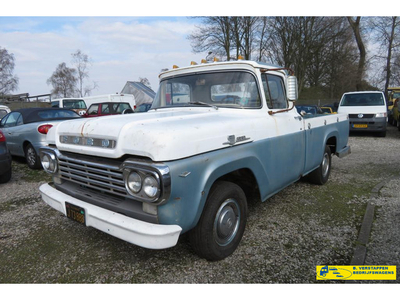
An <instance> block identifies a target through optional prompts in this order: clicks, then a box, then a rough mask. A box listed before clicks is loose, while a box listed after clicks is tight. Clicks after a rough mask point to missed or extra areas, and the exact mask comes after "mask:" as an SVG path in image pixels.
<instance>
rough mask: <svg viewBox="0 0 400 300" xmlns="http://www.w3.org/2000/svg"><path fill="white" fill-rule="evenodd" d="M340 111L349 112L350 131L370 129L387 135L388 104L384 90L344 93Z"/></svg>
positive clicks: (383, 135)
mask: <svg viewBox="0 0 400 300" xmlns="http://www.w3.org/2000/svg"><path fill="white" fill-rule="evenodd" d="M338 113H345V114H348V116H349V121H350V131H368V132H374V133H377V134H379V136H382V137H385V136H386V123H387V106H386V100H385V95H384V94H383V92H380V91H362V92H349V93H344V94H343V96H342V99H341V100H340V103H339V108H338Z"/></svg>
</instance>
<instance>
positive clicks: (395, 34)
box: [371, 17, 400, 96]
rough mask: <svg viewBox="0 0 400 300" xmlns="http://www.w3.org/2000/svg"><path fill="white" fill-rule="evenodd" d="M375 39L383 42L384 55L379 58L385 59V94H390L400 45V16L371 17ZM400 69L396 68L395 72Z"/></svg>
mask: <svg viewBox="0 0 400 300" xmlns="http://www.w3.org/2000/svg"><path fill="white" fill-rule="evenodd" d="M371 20H372V21H371V24H372V28H373V30H374V33H375V34H374V36H375V40H376V41H377V42H378V43H380V44H381V48H380V51H381V53H382V55H378V57H379V58H381V59H383V60H384V65H385V67H384V68H383V81H384V83H385V95H386V96H388V87H389V85H390V83H391V81H392V73H393V67H395V68H396V66H397V64H393V58H395V59H398V55H397V50H398V48H399V46H400V37H399V34H400V18H399V17H376V18H372V19H371ZM397 72H398V71H397V70H396V71H395V73H397Z"/></svg>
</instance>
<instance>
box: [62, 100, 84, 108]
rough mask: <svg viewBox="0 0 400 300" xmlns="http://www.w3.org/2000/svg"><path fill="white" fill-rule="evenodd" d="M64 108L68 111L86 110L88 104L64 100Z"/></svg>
mask: <svg viewBox="0 0 400 300" xmlns="http://www.w3.org/2000/svg"><path fill="white" fill-rule="evenodd" d="M63 102H64V108H68V109H86V103H85V101H83V100H82V99H71V100H64V101H63Z"/></svg>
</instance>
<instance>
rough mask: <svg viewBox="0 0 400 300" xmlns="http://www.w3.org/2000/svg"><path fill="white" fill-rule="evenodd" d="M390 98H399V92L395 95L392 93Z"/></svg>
mask: <svg viewBox="0 0 400 300" xmlns="http://www.w3.org/2000/svg"><path fill="white" fill-rule="evenodd" d="M392 98H393V99H397V98H400V92H395V93H393V95H392Z"/></svg>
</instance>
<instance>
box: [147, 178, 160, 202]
mask: <svg viewBox="0 0 400 300" xmlns="http://www.w3.org/2000/svg"><path fill="white" fill-rule="evenodd" d="M159 188H160V187H159V185H158V181H157V180H156V179H155V178H154V177H153V176H147V177H146V178H145V179H144V181H143V190H144V192H145V193H146V195H147V196H148V197H149V198H154V197H155V196H156V195H157V193H158V190H159Z"/></svg>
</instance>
